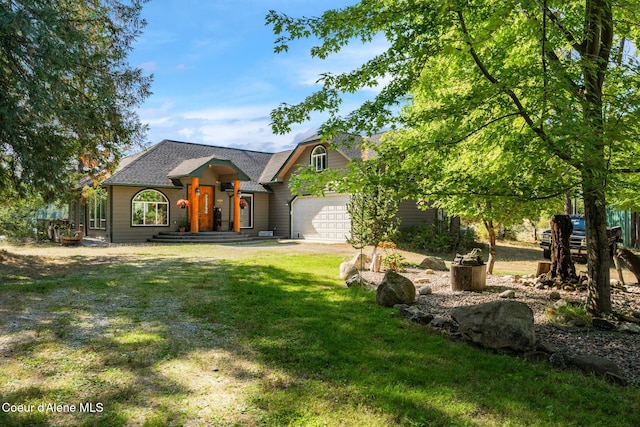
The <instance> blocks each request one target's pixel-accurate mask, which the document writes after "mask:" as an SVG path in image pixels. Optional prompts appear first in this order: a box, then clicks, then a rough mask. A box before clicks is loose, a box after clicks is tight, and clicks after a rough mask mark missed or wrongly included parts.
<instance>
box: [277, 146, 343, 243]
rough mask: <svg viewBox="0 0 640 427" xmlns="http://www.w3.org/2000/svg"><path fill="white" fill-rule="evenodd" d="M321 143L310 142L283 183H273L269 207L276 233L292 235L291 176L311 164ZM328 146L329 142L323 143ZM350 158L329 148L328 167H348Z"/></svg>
mask: <svg viewBox="0 0 640 427" xmlns="http://www.w3.org/2000/svg"><path fill="white" fill-rule="evenodd" d="M318 145H320V144H310V145H309V146H308V147H306V148H305V150H304V151H303V152H302V154H301V155H300V156H299V157H298V160H297V161H296V162H295V163H294V164H293V166H291V167H290V168H289V170H288V171H287V173H286V174H285V176H284V178H283V181H282V183H278V184H273V185H272V186H271V188H272V190H273V194H272V195H271V204H270V208H269V229H270V230H275V231H274V234H275V235H277V236H281V237H287V238H290V237H291V214H290V204H291V202H292V200H293V198H294V196H293V194H292V193H291V190H290V189H289V183H290V182H291V176H292V175H294V174H295V173H296V171H297V170H298V169H299V168H300V167H306V166H308V165H310V164H311V151H313V149H314V148H315V147H316V146H318ZM322 145H324V146H327V144H322ZM348 163H349V160H348V159H347V158H346V157H345V156H343V155H342V154H341V153H340V152H338V151H336V150H332V149H330V148H329V149H328V150H327V168H332V169H344V168H346V167H347V164H348Z"/></svg>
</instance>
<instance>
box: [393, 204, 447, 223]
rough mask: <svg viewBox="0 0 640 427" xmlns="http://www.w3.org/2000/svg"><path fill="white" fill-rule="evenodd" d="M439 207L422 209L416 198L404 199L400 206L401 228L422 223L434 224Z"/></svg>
mask: <svg viewBox="0 0 640 427" xmlns="http://www.w3.org/2000/svg"><path fill="white" fill-rule="evenodd" d="M436 215H437V209H433V208H428V209H426V210H423V209H421V208H420V207H419V206H418V204H417V203H416V202H415V201H414V200H403V201H402V202H400V206H399V207H398V217H400V229H405V228H409V227H413V226H416V225H422V224H433V223H435V221H436V218H437V216H436Z"/></svg>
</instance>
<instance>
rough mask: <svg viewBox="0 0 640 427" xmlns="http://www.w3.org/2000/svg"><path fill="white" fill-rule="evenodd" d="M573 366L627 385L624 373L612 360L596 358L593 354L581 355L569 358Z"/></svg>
mask: <svg viewBox="0 0 640 427" xmlns="http://www.w3.org/2000/svg"><path fill="white" fill-rule="evenodd" d="M569 362H570V364H571V365H572V366H575V367H576V368H578V369H580V370H581V371H583V372H585V373H587V374H595V375H596V376H598V377H603V378H606V379H608V380H611V381H613V382H615V383H618V384H626V380H625V379H624V375H623V374H622V371H621V370H620V368H619V367H618V365H616V364H615V363H613V362H612V361H611V360H609V359H607V358H606V357H600V356H594V355H591V354H580V355H576V356H573V357H570V358H569Z"/></svg>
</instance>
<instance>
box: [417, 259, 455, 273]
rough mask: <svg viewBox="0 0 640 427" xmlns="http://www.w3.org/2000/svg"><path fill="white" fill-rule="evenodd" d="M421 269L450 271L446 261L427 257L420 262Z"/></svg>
mask: <svg viewBox="0 0 640 427" xmlns="http://www.w3.org/2000/svg"><path fill="white" fill-rule="evenodd" d="M419 268H424V269H429V270H434V271H449V269H448V268H447V266H446V264H445V263H444V260H443V259H442V258H436V257H426V258H425V259H423V260H422V262H420V265H419Z"/></svg>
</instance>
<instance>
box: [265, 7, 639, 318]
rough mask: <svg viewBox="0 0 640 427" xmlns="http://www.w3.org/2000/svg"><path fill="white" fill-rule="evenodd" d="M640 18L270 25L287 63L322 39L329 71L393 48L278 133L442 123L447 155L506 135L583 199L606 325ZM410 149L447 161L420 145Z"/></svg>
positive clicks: (633, 131) (588, 11)
mask: <svg viewBox="0 0 640 427" xmlns="http://www.w3.org/2000/svg"><path fill="white" fill-rule="evenodd" d="M639 14H640V7H639V2H638V1H633V0H622V1H619V2H615V3H614V2H611V1H610V0H562V1H560V0H519V1H516V0H507V1H504V0H500V1H497V0H475V1H473V0H472V1H468V2H459V1H450V0H439V1H438V0H435V1H424V0H362V1H360V2H358V3H356V4H355V5H353V6H349V7H346V8H343V9H340V10H331V11H327V12H325V13H324V14H323V15H322V16H320V17H312V18H300V19H296V18H291V17H289V16H287V15H284V14H278V13H276V12H271V13H270V14H269V15H268V17H267V21H268V22H269V23H271V24H272V25H273V27H274V31H275V33H276V34H277V35H279V38H278V39H277V41H276V43H277V44H276V51H285V50H286V49H287V48H288V43H289V42H291V41H292V40H295V39H299V38H306V37H317V38H318V39H319V43H318V44H317V45H316V46H315V47H313V48H312V50H311V54H312V55H313V56H315V57H318V58H325V57H327V56H328V55H330V54H332V53H335V52H337V51H339V50H340V49H341V48H342V47H344V46H345V45H347V44H348V43H350V42H351V41H353V40H355V39H359V40H360V41H364V42H367V41H371V40H372V39H373V38H374V36H375V35H377V34H379V33H382V34H383V35H384V36H385V37H386V39H387V41H388V43H389V46H388V48H387V49H386V50H385V51H384V52H383V53H381V54H380V55H378V56H376V57H375V58H372V59H371V60H370V61H369V62H367V63H365V64H363V65H362V66H361V67H360V68H358V69H356V70H353V71H350V72H346V73H342V74H337V75H334V74H325V75H322V76H321V79H320V84H321V88H320V89H319V90H318V91H317V92H316V93H314V94H312V95H310V96H309V97H308V98H306V99H305V100H303V101H301V102H300V103H298V104H295V105H289V104H283V105H281V106H280V107H279V108H278V109H276V110H275V111H274V112H273V114H272V118H273V120H274V130H275V131H277V132H285V131H287V130H288V129H289V126H290V124H291V123H294V122H300V121H303V120H306V119H307V118H308V117H309V114H310V112H311V111H316V110H320V111H326V112H328V113H329V119H328V120H327V122H326V123H325V125H324V127H323V128H322V131H323V132H324V133H325V134H335V133H338V132H344V131H347V130H350V131H354V130H357V131H362V132H374V131H376V130H377V129H379V128H380V127H381V126H383V125H388V124H390V123H396V124H398V123H399V124H404V125H405V126H409V127H410V126H415V125H416V123H421V124H424V123H429V122H430V121H432V120H436V121H442V124H443V126H442V127H441V128H439V129H438V135H439V138H436V139H434V140H432V141H430V142H433V143H436V142H439V143H440V144H441V146H443V147H444V146H446V145H447V144H449V145H450V146H452V145H455V144H456V143H458V142H460V141H466V140H468V139H473V137H474V136H475V135H476V133H477V132H478V131H479V130H484V131H490V130H492V131H493V132H494V134H495V135H496V137H498V138H499V139H500V140H501V143H500V150H501V151H500V153H504V154H505V155H511V156H516V155H519V156H521V159H522V161H523V164H525V165H526V166H531V167H534V170H535V168H538V169H539V168H543V167H545V166H546V164H547V163H550V164H551V167H550V172H551V173H553V174H558V173H559V172H558V171H564V172H562V173H563V174H564V175H562V176H560V178H561V179H556V178H557V177H556V176H553V175H552V174H551V173H550V174H546V175H544V174H543V175H539V176H545V177H547V178H548V179H545V180H544V181H541V182H540V185H538V186H537V189H536V191H542V190H544V189H545V188H546V189H552V188H553V187H557V186H558V185H560V184H561V185H564V184H567V183H571V182H575V183H577V185H578V186H579V187H580V190H581V193H582V196H583V198H584V205H585V216H586V228H587V246H588V266H589V267H588V268H589V271H588V273H589V276H590V279H591V281H590V285H589V296H588V308H589V309H590V310H591V311H592V312H595V313H606V312H609V311H611V297H610V284H609V255H608V245H607V233H606V215H605V208H606V199H605V192H606V191H607V189H608V184H609V183H610V182H611V181H612V180H615V179H617V178H618V174H619V173H627V172H631V173H635V172H637V171H638V170H640V159H639V158H638V157H637V156H634V155H633V153H634V152H637V151H638V148H640V147H638V141H640V138H638V134H639V132H638V123H640V120H639V119H640V117H638V116H639V115H640V110H639V109H638V108H637V105H638V101H639V94H640V92H639V91H638V88H640V73H638V71H639V70H638V62H637V53H636V52H635V51H633V50H631V49H625V48H624V46H625V43H622V41H623V40H626V41H628V43H626V46H630V45H632V46H637V45H638V41H639V40H638V36H639V34H640V32H639V31H638V26H637V23H638V22H639V19H638V18H639V16H638V15H639ZM452 63H453V64H456V67H455V68H457V69H465V70H467V72H465V73H464V75H463V76H461V77H460V78H459V79H456V80H455V81H454V82H453V83H454V84H457V87H456V86H453V87H452V86H448V85H447V82H443V81H441V80H440V81H441V83H442V86H440V88H441V89H442V90H441V91H440V92H439V94H438V97H437V98H436V99H431V98H429V97H428V96H427V97H425V99H427V100H429V99H431V100H432V101H438V102H425V104H424V106H425V108H423V109H420V110H417V111H415V112H414V114H413V115H409V116H406V117H407V118H406V119H403V120H400V119H399V116H398V115H397V114H395V113H396V111H397V105H398V104H401V103H403V102H405V101H407V100H408V101H409V102H410V101H411V96H413V95H414V94H415V93H416V91H419V90H420V86H421V85H424V84H425V81H424V80H423V79H421V77H422V76H423V75H424V74H425V73H431V75H434V74H438V73H440V74H442V75H446V74H447V70H449V67H450V64H452ZM383 81H384V82H385V84H384V85H383V86H382V87H379V85H380V83H381V82H383ZM365 87H379V89H380V91H379V94H378V95H377V96H376V97H375V98H373V99H372V100H370V101H369V102H365V103H363V105H362V106H361V107H360V108H358V109H357V110H355V111H353V112H350V113H348V114H346V115H343V114H341V112H340V107H341V105H340V100H341V96H342V94H344V93H351V92H355V91H357V90H358V89H360V88H365ZM447 91H448V92H447ZM447 93H448V94H449V96H448V97H447V96H444V95H446V94H447ZM430 134H431V137H434V136H436V135H435V134H433V133H430ZM416 141H418V142H420V141H419V140H416ZM478 141H479V142H482V143H483V144H490V141H491V139H490V138H487V137H486V135H485V136H484V137H482V138H478ZM421 142H423V143H424V142H427V141H421ZM406 149H407V150H408V151H409V150H413V151H414V152H417V153H421V152H423V153H425V152H426V153H432V152H433V151H429V150H427V151H425V150H424V148H423V146H422V145H421V144H420V143H417V144H415V145H414V146H409V145H407V146H406ZM428 161H429V158H428V157H427V156H423V162H428ZM558 167H560V168H558ZM536 172H538V171H536ZM417 173H418V174H419V172H417ZM523 173H524V175H523V176H524V178H525V179H524V180H521V179H520V178H521V175H520V174H519V173H514V174H513V180H512V183H513V184H512V186H511V188H512V189H513V190H514V194H518V193H520V194H523V193H524V190H525V189H526V187H529V184H530V183H531V182H533V181H532V179H531V176H530V175H529V172H523ZM411 178H412V179H419V178H420V176H416V177H411ZM493 188H495V187H493V186H492V187H491V189H493ZM571 188H572V187H570V188H555V191H558V190H563V191H566V190H570V189H571ZM472 190H473V191H475V192H481V191H482V189H477V188H476V189H472ZM550 196H551V194H550V193H549V194H542V193H540V194H532V197H533V198H540V197H550Z"/></svg>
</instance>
